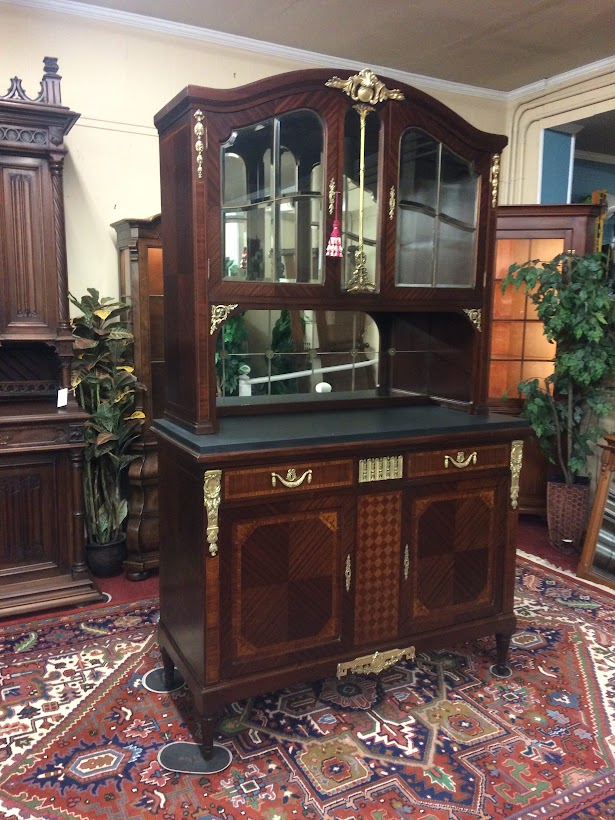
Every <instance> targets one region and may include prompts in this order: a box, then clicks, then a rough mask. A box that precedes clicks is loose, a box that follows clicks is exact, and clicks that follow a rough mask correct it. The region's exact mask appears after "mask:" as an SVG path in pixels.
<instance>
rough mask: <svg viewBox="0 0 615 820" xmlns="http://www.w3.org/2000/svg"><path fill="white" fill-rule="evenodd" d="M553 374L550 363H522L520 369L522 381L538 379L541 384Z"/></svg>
mask: <svg viewBox="0 0 615 820" xmlns="http://www.w3.org/2000/svg"><path fill="white" fill-rule="evenodd" d="M551 373H553V364H552V362H532V361H527V362H523V365H522V367H521V378H522V379H540V381H541V382H542V381H543V380H544V379H546V378H547V376H550V375H551Z"/></svg>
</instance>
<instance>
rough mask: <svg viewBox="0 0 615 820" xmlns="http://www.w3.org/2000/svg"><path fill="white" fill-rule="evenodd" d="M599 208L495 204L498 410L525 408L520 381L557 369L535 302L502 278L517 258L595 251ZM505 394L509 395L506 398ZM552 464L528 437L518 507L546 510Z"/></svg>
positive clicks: (494, 387)
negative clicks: (503, 282) (506, 288)
mask: <svg viewBox="0 0 615 820" xmlns="http://www.w3.org/2000/svg"><path fill="white" fill-rule="evenodd" d="M600 214H601V209H600V207H599V206H597V205H502V206H500V207H499V208H498V209H497V232H496V246H495V248H496V250H495V266H494V278H495V287H494V292H493V324H492V338H491V354H490V367H489V406H490V408H491V410H493V411H495V412H503V413H512V414H514V415H516V414H518V413H520V412H521V407H522V401H521V398H520V397H519V393H518V391H517V384H518V383H519V382H520V381H521V380H522V379H529V378H540V379H542V378H545V377H546V376H548V375H549V374H550V373H551V372H552V371H553V355H554V350H553V345H552V344H550V343H549V342H548V341H547V340H546V339H545V336H544V333H543V330H542V322H540V320H539V319H538V317H537V315H536V308H535V307H534V306H533V305H532V303H531V302H530V300H529V299H528V298H527V297H526V295H525V291H524V290H523V289H521V290H519V291H516V290H515V289H514V288H508V290H507V291H506V293H502V287H501V286H502V279H503V278H504V277H505V276H506V274H507V273H508V268H509V267H510V266H511V265H512V264H513V263H515V262H516V263H518V264H522V263H523V262H527V261H528V260H530V259H542V260H544V261H548V260H550V259H553V258H554V257H555V256H557V255H558V254H560V253H564V252H567V251H570V250H572V251H575V252H576V253H578V254H584V253H591V252H593V251H594V250H595V248H596V240H597V236H598V234H597V230H598V225H599V219H600ZM504 394H506V398H504ZM548 469H549V465H548V462H547V459H546V457H545V456H544V455H543V453H542V450H541V449H540V445H539V443H538V440H537V438H536V436H535V435H534V434H533V433H531V434H530V436H529V437H528V439H527V441H526V443H525V449H524V456H523V473H522V475H521V486H520V490H519V512H521V513H528V514H533V515H546V503H547V476H548Z"/></svg>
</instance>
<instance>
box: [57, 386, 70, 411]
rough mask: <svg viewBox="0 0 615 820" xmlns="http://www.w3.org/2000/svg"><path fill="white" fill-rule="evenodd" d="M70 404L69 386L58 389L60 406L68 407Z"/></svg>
mask: <svg viewBox="0 0 615 820" xmlns="http://www.w3.org/2000/svg"><path fill="white" fill-rule="evenodd" d="M67 404H68V387H61V388H60V389H59V390H58V407H66V405H67Z"/></svg>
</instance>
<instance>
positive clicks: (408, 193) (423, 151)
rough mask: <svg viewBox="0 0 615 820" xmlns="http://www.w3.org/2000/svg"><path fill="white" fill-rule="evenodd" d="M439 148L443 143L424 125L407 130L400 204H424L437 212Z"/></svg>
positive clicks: (425, 207)
mask: <svg viewBox="0 0 615 820" xmlns="http://www.w3.org/2000/svg"><path fill="white" fill-rule="evenodd" d="M439 149H440V143H439V142H437V141H436V140H435V139H434V138H433V137H431V136H429V134H426V133H425V131H421V129H420V128H409V129H408V130H407V131H405V132H404V135H403V136H402V139H401V158H400V166H399V204H400V205H403V204H406V205H420V206H421V207H422V208H424V209H426V210H428V211H429V212H431V213H433V214H435V213H436V209H437V204H438V165H439Z"/></svg>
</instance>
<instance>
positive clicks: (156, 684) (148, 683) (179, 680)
mask: <svg viewBox="0 0 615 820" xmlns="http://www.w3.org/2000/svg"><path fill="white" fill-rule="evenodd" d="M183 685H184V678H183V676H182V674H181V672H180V671H179V670H178V669H175V668H174V669H173V686H172V687H171V688H170V689H168V688H167V687H166V686H165V684H164V667H163V666H157V667H156V668H155V669H152V670H151V671H150V672H148V673H147V675H145V676H144V678H143V686H145V688H146V689H147V690H148V691H150V692H176V691H177V690H178V689H181V688H182V686H183Z"/></svg>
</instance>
